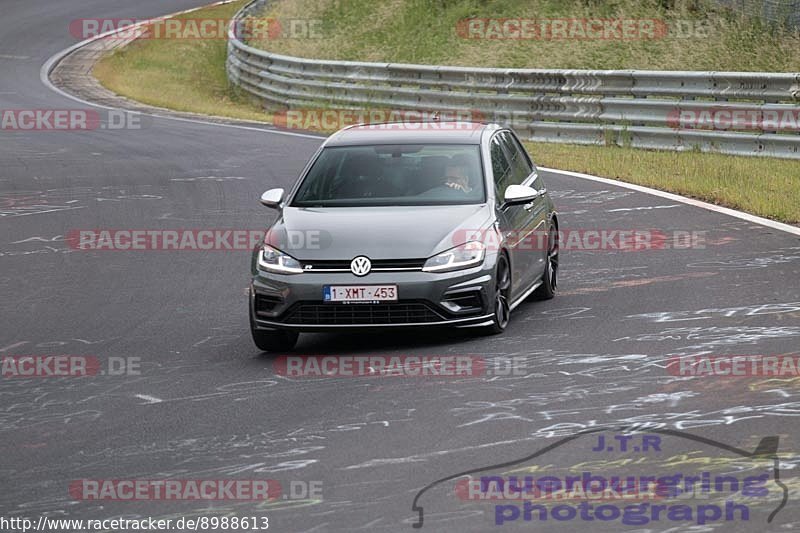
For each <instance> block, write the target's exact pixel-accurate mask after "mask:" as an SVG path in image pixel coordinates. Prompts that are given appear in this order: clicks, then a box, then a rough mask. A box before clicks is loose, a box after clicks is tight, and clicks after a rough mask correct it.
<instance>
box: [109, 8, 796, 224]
mask: <svg viewBox="0 0 800 533" xmlns="http://www.w3.org/2000/svg"><path fill="white" fill-rule="evenodd" d="M395 3H396V2H395ZM243 4H244V0H242V1H238V2H234V3H232V4H228V5H223V6H218V7H213V8H207V9H205V10H202V11H198V12H194V13H191V14H188V15H185V16H186V17H192V18H201V17H209V18H226V17H230V16H232V15H233V13H235V12H236V11H237V10H238V9H239V8H240V7H241V6H242V5H243ZM225 54H226V44H225V42H223V41H221V40H200V39H193V40H142V41H138V42H135V43H133V44H132V45H130V46H128V47H126V48H124V49H122V50H119V51H117V52H115V53H114V54H113V55H111V56H109V57H107V58H106V59H104V60H103V61H101V62H100V63H99V64H98V65H97V66H96V67H95V70H94V74H95V76H97V78H98V79H99V80H100V82H101V83H102V84H103V85H104V86H106V87H107V88H109V89H111V90H112V91H114V92H117V93H119V94H122V95H124V96H127V97H129V98H132V99H134V100H138V101H141V102H145V103H147V104H150V105H155V106H159V107H166V108H171V109H176V110H179V111H189V112H195V113H203V114H210V115H218V116H226V117H231V118H236V119H247V120H265V121H269V120H270V119H271V115H270V114H269V113H268V112H266V111H264V110H263V109H261V108H260V107H259V106H257V105H254V104H252V103H250V101H249V99H248V98H247V97H245V96H243V95H241V94H239V93H238V92H237V91H236V90H235V89H233V88H231V87H230V86H229V84H228V81H227V78H226V74H225ZM527 144H528V148H529V149H530V150H531V153H532V154H533V155H534V158H535V159H536V161H537V162H538V163H539V164H540V165H542V166H548V167H553V168H560V169H564V170H574V171H577V172H586V173H589V174H595V175H598V176H604V177H609V178H615V179H620V180H622V181H627V182H630V183H637V184H640V185H646V186H649V187H653V188H657V189H662V190H665V191H670V192H675V193H678V194H683V195H686V196H691V197H695V198H699V199H701V200H705V201H708V202H713V203H716V204H720V205H724V206H727V207H732V208H736V209H741V210H744V211H748V212H751V213H754V214H756V215H760V216H764V217H768V218H773V219H776V220H781V221H783V222H789V223H795V224H797V223H800V163H798V162H797V161H790V160H779V159H769V158H755V157H752V158H751V157H734V156H726V155H719V154H704V153H697V152H661V151H647V150H635V149H631V148H622V147H605V146H577V145H562V144H549V143H527Z"/></svg>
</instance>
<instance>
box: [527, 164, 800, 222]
mask: <svg viewBox="0 0 800 533" xmlns="http://www.w3.org/2000/svg"><path fill="white" fill-rule="evenodd" d="M539 169H540V170H543V171H544V172H552V173H553V174H562V175H564V176H570V177H573V178H580V179H584V180H590V181H596V182H599V183H605V184H607V185H614V186H616V187H623V188H625V189H630V190H632V191H637V192H642V193H645V194H651V195H653V196H658V197H660V198H666V199H667V200H671V201H673V202H681V203H683V204H687V205H691V206H694V207H699V208H701V209H705V210H707V211H714V212H715V213H721V214H723V215H728V216H730V217H734V218H739V219H741V220H746V221H747V222H752V223H754V224H760V225H762V226H766V227H768V228H772V229H776V230H779V231H785V232H786V233H791V234H792V235H798V236H800V227H797V226H792V225H791V224H784V223H783V222H776V221H775V220H770V219H768V218H763V217H757V216H755V215H751V214H750V213H745V212H743V211H737V210H736V209H729V208H727V207H722V206H719V205H714V204H709V203H708V202H703V201H700V200H695V199H694V198H686V197H684V196H680V195H677V194H672V193H671V192H664V191H659V190H658V189H651V188H650V187H643V186H641V185H634V184H633V183H625V182H624V181H617V180H612V179H609V178H601V177H598V176H592V175H591V174H583V173H581V172H572V171H571V170H557V169H555V168H546V167H539Z"/></svg>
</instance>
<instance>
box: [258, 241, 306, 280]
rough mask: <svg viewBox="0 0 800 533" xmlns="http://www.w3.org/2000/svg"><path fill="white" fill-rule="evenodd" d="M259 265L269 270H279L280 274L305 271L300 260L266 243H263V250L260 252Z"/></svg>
mask: <svg viewBox="0 0 800 533" xmlns="http://www.w3.org/2000/svg"><path fill="white" fill-rule="evenodd" d="M258 266H259V267H261V268H263V269H264V270H267V271H269V272H277V273H279V274H300V273H302V272H303V266H302V265H301V264H300V261H298V260H297V259H295V258H294V257H292V256H290V255H287V254H285V253H283V252H281V251H280V250H276V249H275V248H273V247H272V246H268V245H266V244H264V245H262V246H261V250H260V251H259V252H258Z"/></svg>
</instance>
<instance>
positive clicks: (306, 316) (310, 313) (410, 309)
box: [283, 302, 444, 325]
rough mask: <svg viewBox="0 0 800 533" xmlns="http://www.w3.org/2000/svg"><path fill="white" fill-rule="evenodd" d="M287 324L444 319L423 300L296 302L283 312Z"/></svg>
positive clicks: (410, 322)
mask: <svg viewBox="0 0 800 533" xmlns="http://www.w3.org/2000/svg"><path fill="white" fill-rule="evenodd" d="M284 316H285V318H284V319H283V322H285V323H287V324H303V325H320V324H338V325H347V324H352V325H356V324H364V325H369V324H414V323H419V322H440V321H442V320H444V318H443V317H442V316H441V315H440V314H439V313H437V312H436V311H434V310H433V308H432V307H431V306H430V305H429V304H427V303H425V302H386V303H377V304H334V303H329V304H322V303H315V302H299V303H296V304H294V305H293V306H292V307H291V308H290V309H289V310H288V311H287V312H286V314H285V315H284Z"/></svg>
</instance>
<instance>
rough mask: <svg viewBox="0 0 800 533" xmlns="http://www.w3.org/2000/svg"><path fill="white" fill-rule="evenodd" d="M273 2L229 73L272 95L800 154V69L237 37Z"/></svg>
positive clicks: (631, 142)
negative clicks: (402, 53) (277, 45)
mask: <svg viewBox="0 0 800 533" xmlns="http://www.w3.org/2000/svg"><path fill="white" fill-rule="evenodd" d="M265 2H266V0H255V1H254V2H252V3H250V4H248V5H247V6H245V7H244V8H243V9H242V10H241V11H239V13H238V14H237V15H236V16H235V17H234V20H233V21H232V22H231V28H230V32H229V41H228V58H227V72H228V78H229V79H230V81H231V82H232V83H234V84H236V85H238V86H239V87H241V88H242V89H243V90H245V91H246V92H248V93H250V94H251V95H253V96H254V97H256V98H258V99H259V100H261V101H262V102H263V103H265V104H270V105H274V104H278V105H281V106H290V107H302V108H308V107H338V108H348V109H349V108H383V109H407V110H420V111H440V112H447V111H451V112H463V111H470V112H473V113H475V114H477V115H478V116H480V117H482V118H484V119H486V120H491V121H496V122H498V123H501V124H507V125H509V126H511V127H513V128H514V129H515V130H516V131H517V132H518V133H519V134H520V135H521V136H522V137H523V138H525V139H528V140H532V141H543V142H564V143H577V144H612V143H613V144H618V145H625V146H632V147H637V148H656V149H666V150H701V151H708V152H712V151H713V152H720V153H726V154H736V155H761V156H772V157H783V158H793V159H800V73H777V74H772V73H758V72H693V71H685V72H683V71H647V70H543V69H500V68H470V67H454V66H432V65H410V64H399V63H362V62H353V61H330V60H316V59H303V58H297V57H289V56H284V55H279V54H273V53H270V52H267V51H264V50H260V49H257V48H254V47H252V46H249V45H248V44H246V43H245V42H243V41H242V40H241V39H239V38H238V37H237V35H240V34H241V32H238V31H236V28H237V27H242V26H237V25H243V24H245V23H244V21H245V20H246V18H247V17H249V16H257V13H258V11H259V10H260V9H262V7H263V5H264V4H265ZM726 117H727V119H726ZM737 117H738V118H737ZM726 120H728V122H726ZM720 121H722V123H720ZM687 126H690V127H687ZM732 130H742V131H732Z"/></svg>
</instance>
